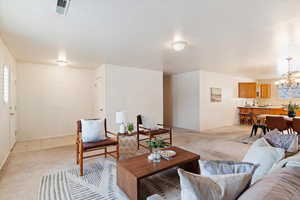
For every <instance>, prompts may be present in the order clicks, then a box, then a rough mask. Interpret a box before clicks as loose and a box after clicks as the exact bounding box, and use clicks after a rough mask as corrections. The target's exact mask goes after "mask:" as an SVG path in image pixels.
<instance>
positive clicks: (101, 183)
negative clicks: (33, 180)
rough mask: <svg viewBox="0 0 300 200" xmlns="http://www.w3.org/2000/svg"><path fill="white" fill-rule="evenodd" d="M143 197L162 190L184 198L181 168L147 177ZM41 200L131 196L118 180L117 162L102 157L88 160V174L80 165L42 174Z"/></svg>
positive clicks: (113, 199)
mask: <svg viewBox="0 0 300 200" xmlns="http://www.w3.org/2000/svg"><path fill="white" fill-rule="evenodd" d="M141 189H142V194H143V199H146V198H147V196H150V195H152V194H159V195H161V196H162V197H163V198H164V199H166V200H168V199H172V200H173V199H174V200H177V199H178V200H179V199H180V187H179V179H178V176H177V171H176V170H175V169H174V170H169V171H166V172H163V173H159V174H157V175H154V176H151V177H149V178H146V179H143V181H142V184H141ZM38 197H39V198H38V200H127V199H128V198H127V196H126V195H125V194H124V193H123V192H122V191H121V190H120V189H119V188H118V186H117V184H116V163H115V161H114V160H111V159H104V158H103V159H98V160H97V161H95V162H93V163H89V164H86V165H85V167H84V176H82V177H81V176H79V167H77V166H76V167H74V168H70V169H64V170H61V171H57V172H54V173H51V174H48V175H46V176H43V177H42V180H41V185H40V189H39V196H38Z"/></svg>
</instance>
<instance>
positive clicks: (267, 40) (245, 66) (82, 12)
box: [0, 0, 300, 78]
mask: <svg viewBox="0 0 300 200" xmlns="http://www.w3.org/2000/svg"><path fill="white" fill-rule="evenodd" d="M55 9H56V0H42V1H41V0H26V1H20V0H0V34H1V37H2V39H3V41H4V42H5V44H6V45H7V46H8V48H9V49H10V50H11V52H12V53H13V54H14V56H15V57H16V59H17V60H19V61H26V62H34V63H50V64H51V63H52V64H54V63H55V61H56V60H57V59H58V58H61V57H66V58H67V60H69V61H70V62H71V65H72V66H74V67H89V68H93V67H97V66H100V65H101V64H103V63H109V64H116V65H124V66H132V67H141V68H148V69H154V70H163V71H164V72H167V73H180V72H186V71H193V70H197V69H203V70H208V71H214V72H221V73H229V74H238V75H241V76H248V77H255V78H264V77H274V76H278V75H279V74H281V73H282V72H283V71H284V70H286V68H287V67H286V66H287V65H286V62H285V58H286V57H287V56H293V57H294V60H295V62H294V63H293V64H294V65H296V66H298V65H299V66H300V12H299V10H300V1H299V0H251V1H241V0H151V1H149V0H72V2H71V6H70V10H69V13H68V15H67V16H66V17H65V16H59V15H57V14H56V12H55ZM178 36H179V37H182V38H183V39H184V40H186V41H187V42H188V44H189V45H188V46H187V48H186V49H185V50H183V51H181V52H175V51H173V50H172V49H171V47H170V43H171V42H172V40H173V38H174V37H178Z"/></svg>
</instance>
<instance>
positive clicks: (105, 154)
mask: <svg viewBox="0 0 300 200" xmlns="http://www.w3.org/2000/svg"><path fill="white" fill-rule="evenodd" d="M104 157H105V158H107V147H105V148H104Z"/></svg>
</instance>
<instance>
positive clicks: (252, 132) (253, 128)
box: [250, 125, 255, 137]
mask: <svg viewBox="0 0 300 200" xmlns="http://www.w3.org/2000/svg"><path fill="white" fill-rule="evenodd" d="M254 130H255V125H253V126H252V130H251V134H250V137H252V136H253V134H254Z"/></svg>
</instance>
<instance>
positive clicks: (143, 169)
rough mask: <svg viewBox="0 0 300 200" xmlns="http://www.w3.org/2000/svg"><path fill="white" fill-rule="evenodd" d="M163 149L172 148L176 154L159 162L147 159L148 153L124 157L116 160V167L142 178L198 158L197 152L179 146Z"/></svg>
mask: <svg viewBox="0 0 300 200" xmlns="http://www.w3.org/2000/svg"><path fill="white" fill-rule="evenodd" d="M165 150H173V151H175V152H176V156H175V157H174V158H173V159H171V160H165V159H163V158H161V161H160V162H159V163H154V162H152V161H150V160H148V155H149V154H143V155H140V156H135V157H132V158H128V159H124V160H120V161H118V163H117V164H118V167H122V168H124V169H126V170H127V171H128V172H130V173H131V174H132V175H134V176H135V177H137V178H143V177H147V176H151V175H153V174H156V173H158V172H161V171H164V170H166V169H170V168H172V167H176V166H178V165H180V164H184V163H188V162H191V161H194V160H199V159H200V156H199V155H198V154H195V153H192V152H190V151H186V150H184V149H181V148H179V147H170V148H166V149H165Z"/></svg>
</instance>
